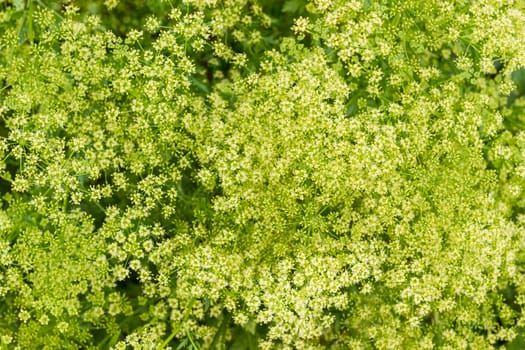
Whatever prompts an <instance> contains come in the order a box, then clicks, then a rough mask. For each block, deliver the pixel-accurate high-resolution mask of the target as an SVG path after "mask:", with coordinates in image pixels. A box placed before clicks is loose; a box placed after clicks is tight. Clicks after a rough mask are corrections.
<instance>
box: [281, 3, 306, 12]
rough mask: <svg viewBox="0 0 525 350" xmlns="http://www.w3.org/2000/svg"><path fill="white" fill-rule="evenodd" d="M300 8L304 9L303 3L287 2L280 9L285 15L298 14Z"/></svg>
mask: <svg viewBox="0 0 525 350" xmlns="http://www.w3.org/2000/svg"><path fill="white" fill-rule="evenodd" d="M302 7H304V2H303V1H301V0H287V1H286V2H285V3H284V5H283V8H282V10H281V11H282V12H286V13H296V12H298V11H299V10H300V9H301V8H302Z"/></svg>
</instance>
